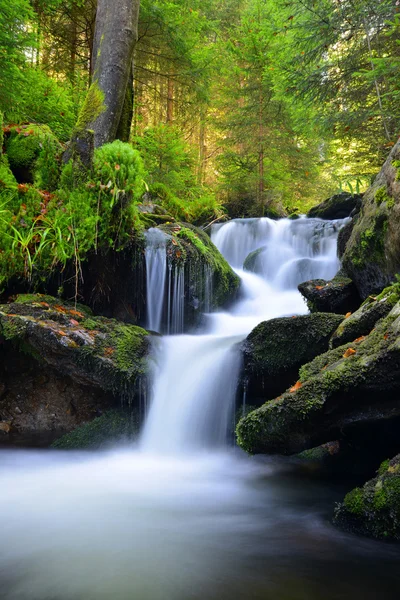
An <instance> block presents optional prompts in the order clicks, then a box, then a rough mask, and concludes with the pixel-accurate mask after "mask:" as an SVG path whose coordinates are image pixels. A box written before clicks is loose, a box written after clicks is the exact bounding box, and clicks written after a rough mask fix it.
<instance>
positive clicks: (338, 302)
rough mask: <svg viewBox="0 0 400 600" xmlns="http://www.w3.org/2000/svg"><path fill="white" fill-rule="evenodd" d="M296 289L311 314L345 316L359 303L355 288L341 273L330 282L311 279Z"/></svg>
mask: <svg viewBox="0 0 400 600" xmlns="http://www.w3.org/2000/svg"><path fill="white" fill-rule="evenodd" d="M298 289H299V291H300V293H301V294H302V295H303V296H304V297H305V298H306V300H307V306H308V308H309V309H310V311H311V312H331V313H336V314H347V313H348V312H353V311H354V310H356V309H357V308H358V307H359V305H360V302H361V300H360V297H359V295H358V292H357V288H356V286H355V285H354V283H353V282H352V281H351V279H349V278H348V277H346V276H344V274H343V272H341V271H339V273H338V274H337V275H336V276H335V277H334V278H333V279H332V280H331V281H326V280H325V279H312V280H310V281H305V282H304V283H301V284H300V285H299V286H298Z"/></svg>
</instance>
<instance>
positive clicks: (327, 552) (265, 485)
mask: <svg viewBox="0 0 400 600" xmlns="http://www.w3.org/2000/svg"><path fill="white" fill-rule="evenodd" d="M340 226H341V223H340V222H336V223H329V222H322V221H317V220H313V221H312V220H310V221H306V220H305V219H299V220H298V221H296V222H291V221H287V220H284V221H280V222H274V221H270V220H268V219H259V220H250V221H249V220H245V221H233V222H230V223H227V224H225V225H222V226H220V227H217V228H215V230H214V232H213V240H214V242H215V243H216V245H217V246H218V247H219V248H220V250H221V251H222V252H223V253H224V254H225V256H226V257H227V259H228V260H229V261H230V262H231V264H232V265H233V266H234V267H235V269H236V270H237V272H238V273H239V275H240V276H241V277H242V293H241V299H240V301H239V302H238V303H237V304H236V305H235V306H234V307H233V308H232V310H230V311H229V312H219V313H212V314H210V315H208V316H207V318H206V325H205V329H204V331H203V333H202V334H201V335H174V336H167V337H164V338H156V343H157V350H156V357H155V358H156V362H157V368H156V375H155V385H154V390H153V400H152V402H151V407H150V412H149V414H148V418H147V421H146V425H145V428H144V431H143V434H142V437H141V440H140V447H139V448H125V449H116V450H114V451H109V452H104V453H93V454H92V453H86V454H84V453H72V454H71V453H62V452H61V453H56V452H48V451H47V453H45V454H39V453H34V452H21V453H15V452H14V453H12V452H3V453H1V454H0V456H1V460H0V486H1V489H2V492H3V493H2V494H0V513H1V515H2V525H1V542H0V544H1V551H0V585H1V597H2V598H3V600H111V599H112V600H133V599H140V600H188V598H192V599H193V600H230V599H231V598H235V599H237V600H247V599H248V598H255V599H260V600H261V599H263V600H264V599H267V598H274V600H305V599H306V600H338V599H339V598H347V597H350V596H351V597H352V599H353V600H376V598H377V597H384V598H385V600H397V598H398V587H399V586H398V583H399V582H398V560H399V556H398V554H399V553H398V552H397V553H396V550H395V549H394V548H392V547H390V546H384V547H379V550H378V549H377V546H376V545H374V546H373V548H374V551H373V552H371V543H370V542H367V541H364V540H362V541H359V540H358V539H357V538H351V543H349V539H348V538H347V537H346V536H345V535H344V534H341V533H339V532H335V531H334V530H332V528H331V527H330V525H327V524H326V522H325V508H324V506H325V505H326V506H331V505H332V503H333V501H334V499H335V498H340V497H341V496H343V490H342V489H340V490H339V491H338V492H337V496H335V495H334V498H332V494H335V493H336V492H332V490H331V489H330V488H328V487H323V485H324V484H322V483H315V482H314V483H313V482H311V481H310V480H307V482H306V485H299V484H298V479H297V480H295V482H294V484H291V483H290V478H288V477H287V474H286V471H285V469H286V470H287V469H289V468H290V466H289V465H288V463H284V462H281V461H273V460H271V459H264V460H261V461H258V460H257V459H256V458H254V459H251V460H249V459H247V458H246V457H244V456H242V455H241V454H237V453H235V452H233V450H232V449H231V450H229V449H228V448H227V447H226V436H227V431H228V430H229V429H230V427H231V422H232V411H233V407H234V399H235V388H236V380H237V374H238V371H239V355H238V353H237V352H236V344H237V342H238V341H240V340H241V339H243V338H244V337H245V336H246V335H247V333H248V332H249V331H250V330H251V329H252V328H253V327H254V326H255V325H256V324H257V323H258V322H259V321H261V320H264V319H268V318H272V317H277V316H280V315H290V314H293V313H300V312H306V307H305V303H304V302H303V300H302V299H301V297H300V294H299V293H298V291H297V289H296V283H297V282H298V279H299V278H301V277H302V276H303V272H305V271H303V270H302V269H303V268H305V267H304V263H303V262H302V261H308V262H307V265H308V267H307V268H309V269H310V271H308V272H309V273H311V272H312V273H313V274H314V273H318V275H319V276H322V277H326V278H328V277H330V276H331V275H333V274H334V272H335V270H336V269H337V268H338V266H339V265H338V262H337V259H336V250H335V246H336V236H337V231H338V229H339V227H340ZM147 239H148V250H147V251H146V263H147V268H148V272H147V277H148V280H147V281H148V301H149V304H150V308H149V313H148V315H149V327H150V324H151V326H152V327H151V328H152V329H154V330H159V329H160V327H162V318H163V317H162V313H163V312H164V313H165V312H166V307H165V304H166V303H168V298H170V300H169V311H168V314H171V312H172V311H173V306H172V305H173V298H172V296H173V295H174V294H173V289H172V287H173V286H172V283H171V286H170V284H169V281H171V279H169V280H168V274H167V273H168V271H167V269H168V265H167V263H166V256H165V252H164V241H162V240H161V238H158V237H157V236H156V234H154V232H151V231H150V232H149V233H148V238H147ZM262 246H265V248H266V249H265V250H263V251H262V252H261V253H259V254H258V256H257V257H256V258H257V260H256V261H255V267H254V268H255V271H256V272H255V273H251V272H246V271H243V270H241V269H242V266H243V261H244V260H245V259H246V257H247V255H248V254H249V252H252V251H254V250H258V249H259V248H260V247H262ZM157 273H158V275H157ZM204 276H205V279H206V278H207V274H206V273H205V274H204ZM178 279H179V278H178ZM210 279H211V278H210ZM209 285H210V290H209V293H210V292H211V282H209ZM178 293H179V284H177V290H176V294H178ZM161 298H162V299H163V303H164V304H163V306H162V303H161ZM176 309H177V311H178V313H179V311H180V310H181V309H180V308H179V309H178V308H177V307H176ZM181 324H182V323H181V320H180V318H179V326H178V325H176V329H178V328H179V327H181ZM224 446H225V447H224ZM282 471H284V472H283V476H282V475H280V473H282ZM310 561H312V564H313V567H314V568H313V569H310ZM315 572H318V576H316V575H315Z"/></svg>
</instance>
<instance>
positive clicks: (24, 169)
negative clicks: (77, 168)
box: [6, 123, 62, 191]
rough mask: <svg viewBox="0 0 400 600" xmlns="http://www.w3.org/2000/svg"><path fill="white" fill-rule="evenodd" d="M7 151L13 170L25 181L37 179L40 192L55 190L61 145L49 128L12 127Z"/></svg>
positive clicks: (42, 126)
mask: <svg viewBox="0 0 400 600" xmlns="http://www.w3.org/2000/svg"><path fill="white" fill-rule="evenodd" d="M6 152H7V158H8V160H9V163H10V167H11V169H12V171H13V172H14V173H15V174H16V175H17V176H18V177H19V178H20V179H21V180H22V181H28V182H29V181H33V180H35V183H36V185H37V187H39V188H41V189H46V190H49V191H53V190H55V189H56V187H57V185H58V179H59V174H60V160H61V152H62V146H61V144H60V143H59V142H58V140H57V138H56V137H55V135H54V134H53V132H52V131H51V129H50V128H49V127H48V126H47V125H36V124H32V123H30V124H28V125H21V126H17V125H16V126H13V127H11V128H10V131H9V136H8V139H7V141H6Z"/></svg>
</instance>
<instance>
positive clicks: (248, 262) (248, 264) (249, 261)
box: [243, 246, 267, 273]
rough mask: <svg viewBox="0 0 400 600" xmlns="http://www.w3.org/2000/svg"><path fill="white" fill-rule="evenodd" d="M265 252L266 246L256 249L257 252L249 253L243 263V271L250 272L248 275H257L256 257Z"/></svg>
mask: <svg viewBox="0 0 400 600" xmlns="http://www.w3.org/2000/svg"><path fill="white" fill-rule="evenodd" d="M266 250H267V246H261V248H257V250H253V252H250V254H249V255H248V256H247V257H246V259H245V261H244V263H243V269H244V270H245V271H250V273H258V272H259V269H258V264H257V263H258V257H259V256H261V255H262V254H264V252H265V251H266Z"/></svg>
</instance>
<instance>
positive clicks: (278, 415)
mask: <svg viewBox="0 0 400 600" xmlns="http://www.w3.org/2000/svg"><path fill="white" fill-rule="evenodd" d="M399 391H400V302H398V303H397V304H396V305H395V306H394V308H392V310H391V311H390V313H389V314H388V315H387V317H385V318H383V319H381V320H380V321H378V323H376V325H375V327H374V329H373V331H371V333H370V334H369V335H367V336H365V337H362V338H361V339H359V340H355V341H354V342H352V343H350V344H345V345H343V346H339V347H338V348H335V349H333V350H329V351H328V352H325V353H324V354H321V355H320V356H317V357H316V358H315V359H314V360H313V361H311V362H310V363H308V364H306V365H303V366H302V367H301V369H300V371H299V379H298V381H297V383H296V384H295V385H294V386H292V387H291V388H290V389H289V390H287V391H286V392H285V393H283V394H282V395H281V396H279V397H277V398H275V399H274V400H271V401H269V402H266V403H265V404H264V405H263V406H261V407H260V408H258V409H256V410H254V411H252V412H250V413H249V414H248V415H247V416H245V417H244V418H243V419H241V421H240V422H239V424H238V426H237V436H238V443H239V445H240V446H241V447H242V448H244V449H245V450H247V451H248V452H250V453H280V454H294V453H297V452H301V451H302V450H306V449H308V448H313V447H316V446H319V445H321V444H323V443H326V442H328V441H330V440H332V439H338V440H340V439H342V438H343V437H348V438H350V437H351V436H352V435H353V436H354V435H357V434H358V435H359V434H360V432H364V434H365V432H366V431H368V428H369V427H371V426H372V425H374V424H378V423H379V422H386V421H388V420H396V419H397V418H398V417H400V403H399V400H398V398H399ZM365 435H367V434H365Z"/></svg>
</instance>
